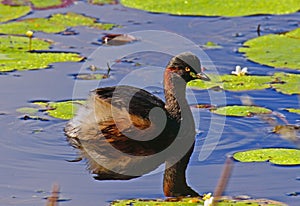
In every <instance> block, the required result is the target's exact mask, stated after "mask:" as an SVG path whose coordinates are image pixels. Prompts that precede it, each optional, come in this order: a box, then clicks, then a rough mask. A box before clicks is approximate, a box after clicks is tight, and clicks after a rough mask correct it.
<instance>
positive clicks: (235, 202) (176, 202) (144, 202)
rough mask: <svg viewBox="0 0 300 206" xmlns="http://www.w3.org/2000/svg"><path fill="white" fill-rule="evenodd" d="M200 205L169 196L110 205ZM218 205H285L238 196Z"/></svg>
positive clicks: (123, 201) (197, 201)
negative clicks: (244, 198)
mask: <svg viewBox="0 0 300 206" xmlns="http://www.w3.org/2000/svg"><path fill="white" fill-rule="evenodd" d="M126 205H132V206H158V205H160V206H178V205H180V206H185V205H186V206H200V205H203V200H202V199H201V198H195V197H194V198H169V199H166V200H162V199H153V200H151V199H150V200H143V199H132V200H117V201H113V202H112V203H111V206H126ZM217 205H218V206H228V205H232V206H235V205H238V206H259V205H260V206H263V205H269V206H286V204H284V203H282V202H278V201H274V200H268V199H247V200H241V199H238V198H236V199H235V198H228V197H227V198H226V197H224V198H222V199H221V200H220V201H218V204H217Z"/></svg>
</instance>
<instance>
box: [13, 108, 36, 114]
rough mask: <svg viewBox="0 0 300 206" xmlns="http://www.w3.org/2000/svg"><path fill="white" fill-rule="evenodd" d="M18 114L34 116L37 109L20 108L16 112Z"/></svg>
mask: <svg viewBox="0 0 300 206" xmlns="http://www.w3.org/2000/svg"><path fill="white" fill-rule="evenodd" d="M16 111H17V112H19V113H23V114H30V115H34V114H36V113H38V112H39V109H37V108H33V107H22V108H18V109H17V110H16Z"/></svg>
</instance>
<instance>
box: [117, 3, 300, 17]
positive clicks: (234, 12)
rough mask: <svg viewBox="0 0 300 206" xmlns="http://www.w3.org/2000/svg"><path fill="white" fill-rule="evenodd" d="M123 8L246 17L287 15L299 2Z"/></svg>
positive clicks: (293, 10) (184, 4) (179, 13)
mask: <svg viewBox="0 0 300 206" xmlns="http://www.w3.org/2000/svg"><path fill="white" fill-rule="evenodd" d="M121 3H122V4H123V5H124V6H127V7H131V8H136V9H142V10H146V11H150V12H159V13H169V14H174V15H201V16H230V17H233V16H247V15H254V14H288V13H294V12H297V11H298V10H299V9H300V0H277V1H269V0H251V1H248V0H225V1H224V0H214V1H207V0H188V1H187V0H179V1H177V0H160V1H155V0H148V1H143V0H121Z"/></svg>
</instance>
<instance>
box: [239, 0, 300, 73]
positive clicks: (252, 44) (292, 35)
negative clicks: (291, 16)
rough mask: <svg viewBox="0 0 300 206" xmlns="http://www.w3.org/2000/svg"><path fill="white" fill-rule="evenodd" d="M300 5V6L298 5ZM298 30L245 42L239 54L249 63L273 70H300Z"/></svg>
mask: <svg viewBox="0 0 300 206" xmlns="http://www.w3.org/2000/svg"><path fill="white" fill-rule="evenodd" d="M299 5H300V4H299ZM299 45H300V28H298V29H296V30H293V31H291V32H288V33H285V34H269V35H265V36H260V37H257V38H254V39H250V40H248V41H246V42H245V43H244V44H243V46H244V47H241V48H239V52H241V53H244V55H245V56H246V57H247V58H248V59H249V60H251V61H253V62H256V63H259V64H264V65H267V66H271V67H275V68H289V69H296V70H300V58H299V53H300V47H299Z"/></svg>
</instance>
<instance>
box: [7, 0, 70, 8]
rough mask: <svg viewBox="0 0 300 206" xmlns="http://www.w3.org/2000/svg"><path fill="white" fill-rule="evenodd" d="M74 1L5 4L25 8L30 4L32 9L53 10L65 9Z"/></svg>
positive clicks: (10, 0) (9, 1)
mask: <svg viewBox="0 0 300 206" xmlns="http://www.w3.org/2000/svg"><path fill="white" fill-rule="evenodd" d="M73 1H74V0H43V1H41V0H6V1H5V4H7V5H12V6H25V5H28V4H29V3H30V5H31V6H32V8H33V9H53V8H61V7H66V6H68V5H70V4H72V3H73Z"/></svg>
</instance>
